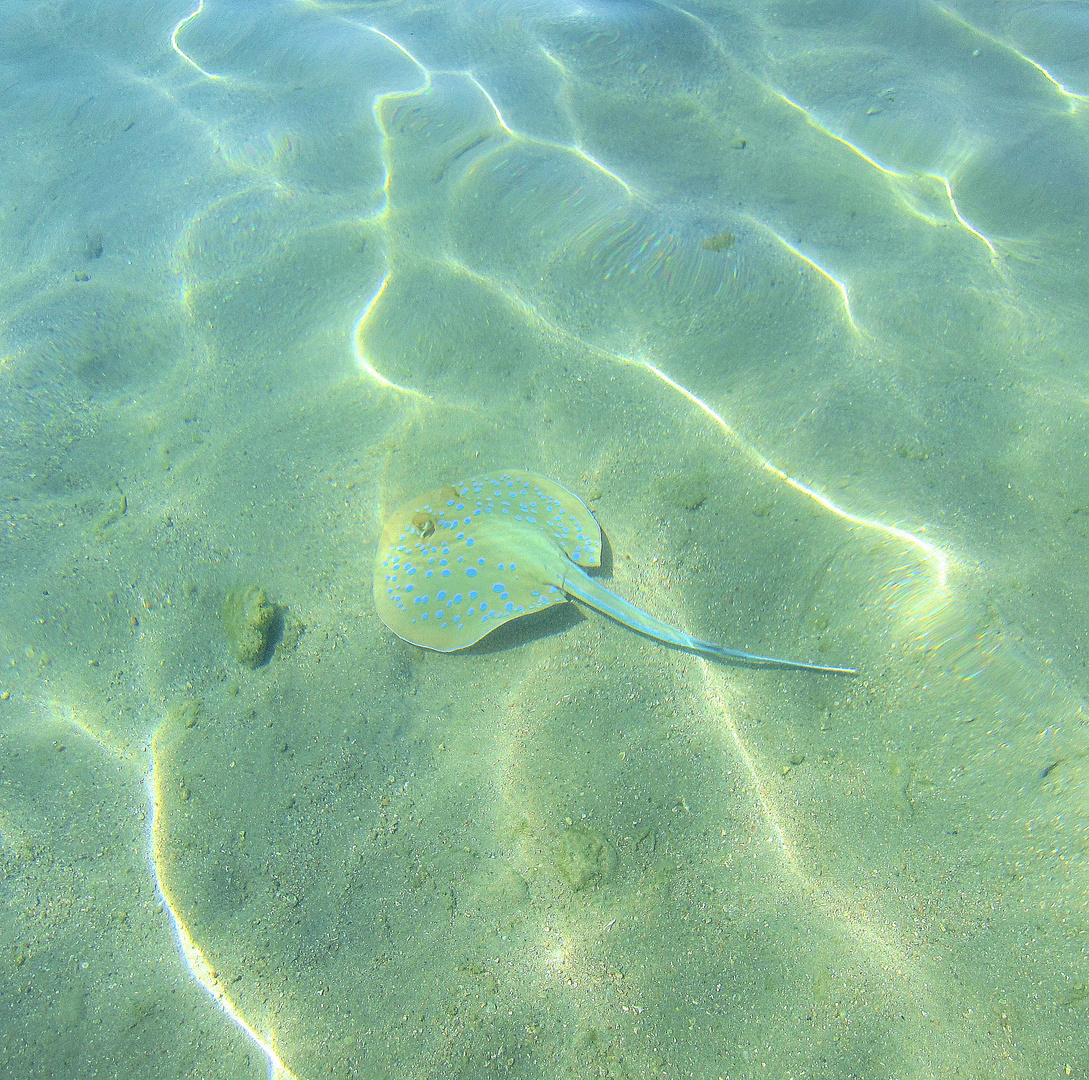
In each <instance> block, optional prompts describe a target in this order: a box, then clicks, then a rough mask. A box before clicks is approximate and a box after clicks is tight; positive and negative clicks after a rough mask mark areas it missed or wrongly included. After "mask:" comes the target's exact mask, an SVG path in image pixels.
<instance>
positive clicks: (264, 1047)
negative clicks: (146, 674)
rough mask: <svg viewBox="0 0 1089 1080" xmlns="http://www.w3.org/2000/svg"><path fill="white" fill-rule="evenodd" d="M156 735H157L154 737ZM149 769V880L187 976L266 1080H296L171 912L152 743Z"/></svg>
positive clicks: (160, 801) (175, 912) (160, 802)
mask: <svg viewBox="0 0 1089 1080" xmlns="http://www.w3.org/2000/svg"><path fill="white" fill-rule="evenodd" d="M157 734H158V733H157V732H156V735H157ZM150 752H151V769H150V771H149V772H148V775H147V780H146V781H145V786H146V788H147V793H148V845H147V860H148V866H149V867H150V869H151V876H152V880H153V881H154V882H155V891H156V892H157V893H158V894H159V899H160V900H161V901H162V904H163V907H164V908H165V909H166V912H167V914H168V915H169V916H170V922H171V925H172V926H173V928H174V937H175V940H176V941H177V943H178V950H179V952H180V953H181V955H182V959H183V960H184V961H185V966H186V967H187V968H188V969H189V973H190V975H191V976H192V977H193V978H194V979H195V980H196V982H197V983H199V984H200V986H201V987H202V989H203V990H204V992H205V993H206V994H207V995H208V996H209V997H210V998H211V999H212V1001H214V1002H215V1004H216V1005H217V1006H218V1007H219V1010H220V1012H222V1013H223V1014H224V1015H225V1016H226V1017H227V1018H228V1019H229V1020H230V1021H231V1022H232V1023H233V1024H234V1025H235V1026H236V1027H237V1028H239V1030H241V1031H242V1032H244V1033H245V1034H246V1035H247V1036H248V1037H249V1039H250V1040H251V1041H252V1042H253V1043H254V1045H255V1046H257V1048H258V1049H259V1050H260V1051H261V1053H262V1054H264V1056H265V1060H266V1061H267V1062H268V1080H297V1078H296V1076H295V1074H294V1073H293V1072H292V1071H291V1070H290V1069H289V1068H288V1067H287V1065H286V1064H285V1063H284V1061H283V1060H282V1059H281V1057H280V1055H279V1054H277V1053H276V1051H275V1049H274V1048H273V1046H272V1044H271V1043H269V1042H268V1040H267V1039H263V1038H262V1037H261V1036H260V1035H258V1034H257V1032H256V1031H254V1029H253V1028H252V1027H251V1026H250V1024H249V1023H248V1022H247V1020H246V1018H245V1017H244V1016H243V1015H242V1014H241V1013H240V1012H239V1011H238V1009H237V1008H236V1007H235V1004H234V1002H233V1001H231V999H230V998H229V997H228V996H227V991H226V988H225V987H224V986H223V984H222V983H221V982H220V981H219V979H218V978H217V977H216V974H215V970H214V969H213V968H212V965H211V964H209V963H208V960H207V958H206V957H205V955H204V953H203V952H201V949H200V946H199V945H198V944H197V943H196V942H195V941H194V940H193V935H192V934H190V933H189V928H188V927H187V926H186V925H185V923H184V922H183V921H182V918H181V916H180V915H179V914H178V912H177V911H176V910H175V908H174V904H173V903H172V902H171V900H170V897H169V895H168V894H167V891H166V888H165V886H164V884H163V880H162V876H161V875H160V873H159V858H158V831H159V818H160V816H161V812H162V799H161V798H160V797H159V792H158V786H159V780H158V766H157V762H156V758H155V739H154V738H153V739H152V745H151V751H150Z"/></svg>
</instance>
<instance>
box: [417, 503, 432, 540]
mask: <svg viewBox="0 0 1089 1080" xmlns="http://www.w3.org/2000/svg"><path fill="white" fill-rule="evenodd" d="M412 528H413V530H414V531H415V532H418V533H419V534H420V536H422V537H423V538H424V539H425V540H426V539H427V538H428V537H429V536H430V535H431V534H432V533H433V532H434V531H435V519H434V518H433V517H432V516H431V515H430V514H426V513H424V512H423V511H422V510H421V511H420V512H419V513H418V514H413V515H412Z"/></svg>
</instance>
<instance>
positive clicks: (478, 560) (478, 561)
mask: <svg viewBox="0 0 1089 1080" xmlns="http://www.w3.org/2000/svg"><path fill="white" fill-rule="evenodd" d="M476 564H477V566H483V565H484V560H483V559H477V561H476Z"/></svg>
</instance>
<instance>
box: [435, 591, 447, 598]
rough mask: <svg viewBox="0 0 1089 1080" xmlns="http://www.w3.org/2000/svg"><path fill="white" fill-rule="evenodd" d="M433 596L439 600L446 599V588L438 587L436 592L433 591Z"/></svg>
mask: <svg viewBox="0 0 1089 1080" xmlns="http://www.w3.org/2000/svg"><path fill="white" fill-rule="evenodd" d="M435 596H436V597H438V599H440V600H445V599H446V590H445V589H439V591H438V592H437V593H435Z"/></svg>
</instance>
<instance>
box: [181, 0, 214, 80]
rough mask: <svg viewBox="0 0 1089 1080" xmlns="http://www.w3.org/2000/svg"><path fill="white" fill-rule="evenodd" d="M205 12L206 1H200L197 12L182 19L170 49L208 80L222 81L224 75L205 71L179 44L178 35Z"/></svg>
mask: <svg viewBox="0 0 1089 1080" xmlns="http://www.w3.org/2000/svg"><path fill="white" fill-rule="evenodd" d="M203 10H204V0H198V2H197V6H196V10H194V11H191V12H190V13H189V14H188V15H186V16H185V18H183V19H181V20H180V21H179V22H178V24H177V25H176V26H175V27H174V29H173V30H172V31H171V33H170V47H171V48H172V49H173V50H174V51H175V52H176V53H177V54H178V55H179V56H180V57H181V58H182V59H183V60H184V61H185V62H186V63H187V64H189V65H190V67H194V68H196V69H197V71H199V72H200V73H201V74H202V75H203V76H204V77H205V78H206V79H221V78H223V76H222V75H213V74H212V73H211V72H210V71H205V70H204V68H202V67H201V66H200V64H198V63H197V62H196V60H194V59H193V58H192V57H191V56H190V55H189V54H188V53H187V52H186V51H185V50H184V49H183V48H182V47H181V46H180V45H179V44H178V34H180V33H181V32H182V30H184V29H185V27H187V26H188V25H189V24H190V23H191V22H192V21H193V20H194V19H195V18H196V17H197V16H198V15H199V14H200V13H201V12H202V11H203Z"/></svg>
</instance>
